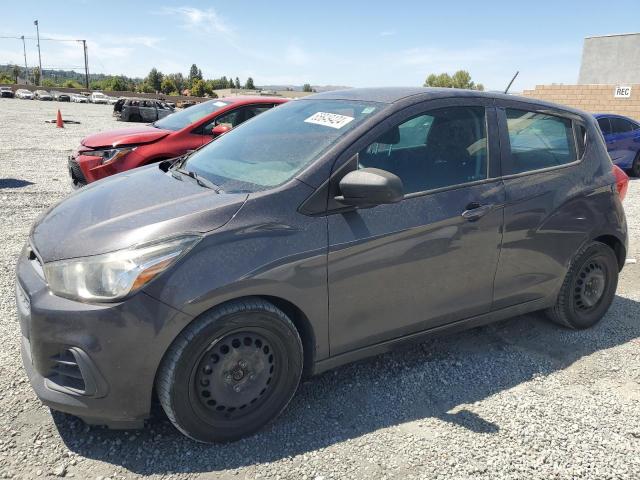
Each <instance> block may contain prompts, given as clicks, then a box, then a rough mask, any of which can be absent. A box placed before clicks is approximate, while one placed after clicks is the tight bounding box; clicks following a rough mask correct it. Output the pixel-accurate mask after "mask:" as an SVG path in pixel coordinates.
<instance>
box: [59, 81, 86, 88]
mask: <svg viewBox="0 0 640 480" xmlns="http://www.w3.org/2000/svg"><path fill="white" fill-rule="evenodd" d="M62 86H63V87H66V88H82V85H80V83H79V82H76V81H75V80H67V81H66V82H64V83H63V84H62Z"/></svg>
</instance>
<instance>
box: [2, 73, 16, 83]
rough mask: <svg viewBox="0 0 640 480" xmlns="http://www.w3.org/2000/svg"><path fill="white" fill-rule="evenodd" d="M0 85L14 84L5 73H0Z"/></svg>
mask: <svg viewBox="0 0 640 480" xmlns="http://www.w3.org/2000/svg"><path fill="white" fill-rule="evenodd" d="M0 83H4V84H7V83H14V82H13V79H12V78H11V77H10V76H9V75H7V74H6V73H4V72H2V73H0Z"/></svg>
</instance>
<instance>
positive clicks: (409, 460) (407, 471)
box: [0, 99, 640, 480]
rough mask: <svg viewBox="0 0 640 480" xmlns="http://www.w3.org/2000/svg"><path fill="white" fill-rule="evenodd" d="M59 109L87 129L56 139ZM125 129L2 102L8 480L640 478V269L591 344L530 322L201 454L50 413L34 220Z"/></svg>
mask: <svg viewBox="0 0 640 480" xmlns="http://www.w3.org/2000/svg"><path fill="white" fill-rule="evenodd" d="M58 106H61V110H62V113H63V116H64V117H65V118H68V119H74V120H79V121H81V122H82V123H81V125H68V126H67V127H66V128H65V129H64V130H59V129H56V128H55V126H54V125H49V124H45V123H44V120H48V119H52V118H55V113H56V109H57V108H58ZM117 125H119V124H117V123H116V122H115V121H114V120H113V119H112V117H111V109H110V108H109V107H106V106H102V105H80V104H57V103H49V102H36V101H22V100H11V99H2V100H0V199H1V206H2V209H1V212H2V214H1V216H0V239H1V245H2V249H1V250H0V259H1V261H0V337H1V338H2V340H3V342H4V345H3V348H2V349H1V350H0V477H2V478H25V479H26V478H29V479H30V478H37V477H43V478H44V477H55V476H66V477H75V478H94V479H98V478H102V479H106V478H110V479H115V478H134V477H138V476H150V477H152V478H165V477H172V478H276V479H277V478H281V479H284V478H295V479H310V480H313V479H315V480H320V479H325V480H328V479H334V478H335V479H337V478H340V479H342V478H365V477H368V478H376V479H382V478H390V479H391V478H402V479H413V478H430V479H431V478H455V479H466V478H469V479H471V478H474V479H475V478H487V479H496V478H500V479H503V478H514V479H515V478H527V479H545V480H547V479H556V478H567V479H569V478H585V479H587V478H589V479H591V478H593V479H610V478H611V479H613V478H615V479H618V478H620V479H637V478H639V477H640V323H639V322H638V320H639V319H640V287H639V286H638V279H639V272H640V267H639V266H638V265H636V264H629V265H627V267H626V268H625V269H624V271H623V273H622V276H621V280H620V285H619V288H618V296H617V298H616V300H615V302H614V304H613V306H612V308H611V310H610V311H609V313H608V314H607V316H606V318H605V319H604V321H603V322H601V323H600V324H599V325H598V326H597V327H596V328H594V329H592V330H589V331H585V332H571V331H567V330H563V329H561V328H558V327H556V326H554V325H550V324H548V323H547V322H546V321H544V320H543V319H542V318H541V317H540V316H538V315H527V316H523V317H518V318H515V319H512V320H509V321H506V322H502V323H498V324H495V325H491V326H487V327H482V328H479V329H475V330H471V331H468V332H465V333H462V334H458V335H455V336H451V337H446V338H439V339H435V340H431V341H429V342H427V343H424V344H422V345H420V346H418V347H415V348H411V349H408V350H405V351H402V352H397V353H393V354H387V355H383V356H380V357H377V358H374V359H371V360H367V361H363V362H360V363H357V364H354V365H350V366H347V367H344V368H340V369H338V370H335V371H331V372H327V373H325V374H323V375H321V376H319V377H316V378H313V379H311V380H307V381H305V382H304V383H303V384H302V385H301V386H300V389H299V391H298V393H297V395H296V396H295V398H294V400H293V401H292V403H291V405H290V406H289V408H288V409H287V410H286V412H285V413H284V415H283V416H281V417H280V418H279V419H278V420H277V421H276V422H275V423H273V424H272V425H271V426H270V427H268V428H267V429H266V430H264V431H262V432H261V433H259V434H257V435H255V436H253V437H251V438H248V439H244V440H241V441H239V442H236V443H233V444H228V445H217V446H207V445H201V444H197V443H194V442H192V441H190V440H188V439H186V438H185V437H183V436H182V435H180V434H179V433H178V432H177V431H176V430H174V429H173V427H172V426H171V424H170V423H169V422H168V420H167V419H166V417H164V416H163V415H162V412H160V411H158V412H155V414H154V417H153V418H152V419H150V420H149V421H148V423H147V426H146V428H145V429H144V430H141V431H129V432H127V431H125V432H123V431H109V430H106V429H104V428H100V427H91V428H89V427H87V426H85V425H84V424H83V423H82V422H80V421H79V420H76V419H74V418H73V417H70V416H67V415H63V414H58V413H54V414H52V413H51V412H50V411H49V409H47V408H45V407H43V406H42V405H41V404H40V403H39V401H38V400H37V398H36V397H35V395H34V394H33V392H32V390H31V388H30V386H29V384H28V382H27V380H26V377H25V374H24V372H23V369H22V365H21V361H20V354H19V335H20V333H19V326H18V323H17V319H16V313H15V306H14V293H13V292H14V290H13V289H14V268H15V260H16V257H17V255H18V253H19V251H20V248H21V246H22V244H23V243H24V241H25V239H26V236H27V233H28V229H29V227H30V225H31V224H32V222H33V221H34V219H35V217H36V216H37V215H38V213H39V212H40V211H42V210H43V209H44V208H46V207H48V206H49V205H51V204H52V203H54V202H56V201H58V200H60V199H62V198H63V197H64V196H65V195H67V194H68V193H69V192H70V186H69V183H68V179H67V172H66V157H67V155H68V153H69V152H70V150H71V149H72V148H74V147H75V146H76V145H77V144H78V142H79V140H80V139H81V138H82V137H83V136H84V135H86V134H89V133H92V132H95V131H98V130H104V129H109V128H113V127H115V126H117ZM639 205H640V181H638V180H636V181H633V182H632V183H631V185H630V189H629V193H628V195H627V199H626V201H625V208H626V211H627V218H628V220H629V224H630V230H631V251H630V252H629V257H631V258H637V256H638V255H639V254H640V251H639V248H640V246H639V245H640V241H639V240H640V206H639Z"/></svg>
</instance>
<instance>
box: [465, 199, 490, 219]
mask: <svg viewBox="0 0 640 480" xmlns="http://www.w3.org/2000/svg"><path fill="white" fill-rule="evenodd" d="M492 209H493V204H487V205H480V204H479V203H477V202H472V203H470V204H469V205H467V208H466V210H465V211H464V212H462V218H464V219H465V220H469V221H470V222H475V221H476V220H479V219H480V218H482V217H484V216H485V215H486V214H487V213H489V212H490V211H491V210H492Z"/></svg>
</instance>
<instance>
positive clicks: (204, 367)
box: [191, 329, 285, 421]
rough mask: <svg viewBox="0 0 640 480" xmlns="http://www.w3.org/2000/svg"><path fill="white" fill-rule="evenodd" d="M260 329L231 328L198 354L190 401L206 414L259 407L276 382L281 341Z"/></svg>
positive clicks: (224, 415)
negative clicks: (199, 356) (234, 329)
mask: <svg viewBox="0 0 640 480" xmlns="http://www.w3.org/2000/svg"><path fill="white" fill-rule="evenodd" d="M259 330H261V329H252V330H246V331H245V330H242V329H241V330H238V331H235V332H230V333H228V334H227V335H225V336H224V337H222V338H220V339H219V340H216V341H215V342H213V343H212V344H211V345H210V346H209V348H207V349H206V350H205V351H204V352H203V353H202V355H201V358H200V361H199V362H198V365H197V367H196V368H195V369H194V372H193V378H192V382H191V383H192V386H193V392H192V402H193V403H194V405H193V406H194V409H197V410H198V411H199V413H200V415H201V416H202V417H203V420H204V421H207V419H208V417H219V418H221V419H232V418H239V417H241V416H244V415H248V414H250V413H251V412H252V411H254V410H257V409H259V408H260V407H261V405H262V404H263V403H264V401H265V400H266V399H267V398H268V397H269V395H270V394H271V392H272V391H273V388H272V385H276V384H277V383H278V375H279V374H280V370H279V369H278V367H279V365H280V364H282V363H283V362H284V361H285V352H284V351H283V350H285V348H284V345H282V342H280V341H279V339H278V338H277V337H274V336H273V335H272V334H271V332H269V331H259Z"/></svg>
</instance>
